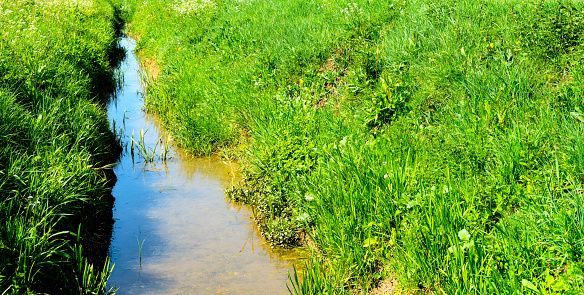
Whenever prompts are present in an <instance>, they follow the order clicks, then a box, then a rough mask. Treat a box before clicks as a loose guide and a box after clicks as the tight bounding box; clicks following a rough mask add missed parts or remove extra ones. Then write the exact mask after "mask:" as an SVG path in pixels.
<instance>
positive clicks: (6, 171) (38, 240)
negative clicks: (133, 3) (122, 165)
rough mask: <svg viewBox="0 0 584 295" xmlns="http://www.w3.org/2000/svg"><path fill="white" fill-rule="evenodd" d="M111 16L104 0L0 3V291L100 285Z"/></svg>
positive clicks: (114, 54)
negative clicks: (105, 101)
mask: <svg viewBox="0 0 584 295" xmlns="http://www.w3.org/2000/svg"><path fill="white" fill-rule="evenodd" d="M115 14H116V12H115V10H114V8H113V6H112V5H111V4H110V3H108V2H106V1H1V2H0V28H1V29H0V32H2V33H1V35H0V195H1V196H2V202H1V203H0V212H1V214H0V224H1V226H0V293H2V294H40V293H42V294H103V293H107V290H106V289H105V282H106V281H107V277H108V276H109V271H110V269H111V267H110V266H109V264H108V260H107V258H106V254H107V251H108V249H107V248H108V246H109V237H108V235H110V234H111V226H112V217H111V210H112V205H113V198H112V196H111V193H110V191H109V189H108V187H109V186H111V183H109V184H108V181H109V180H113V178H112V177H113V175H112V174H111V170H108V169H107V165H109V164H111V163H113V162H114V161H115V157H116V154H117V152H118V151H117V150H118V149H119V146H118V144H117V139H116V138H115V136H114V135H113V134H112V132H111V131H110V130H109V124H108V121H107V118H106V115H105V111H104V105H103V102H104V99H105V98H106V97H107V95H108V93H109V92H110V91H112V90H113V85H114V83H113V82H114V80H113V75H112V70H111V69H112V61H114V60H115V59H116V58H118V57H119V56H120V55H119V54H120V53H119V52H120V51H119V49H118V47H117V41H116V22H117V18H116V15H115ZM82 249H83V250H84V251H82ZM104 263H105V264H104ZM102 270H103V271H102Z"/></svg>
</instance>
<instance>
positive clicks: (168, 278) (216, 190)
mask: <svg viewBox="0 0 584 295" xmlns="http://www.w3.org/2000/svg"><path fill="white" fill-rule="evenodd" d="M122 45H123V47H125V48H126V51H127V52H128V54H127V57H126V59H125V61H124V62H123V64H122V65H121V68H122V69H123V71H124V79H123V80H124V85H123V87H122V88H121V89H120V91H118V93H117V95H116V96H115V98H114V99H113V100H112V101H111V103H110V104H109V107H108V114H109V120H110V122H111V125H112V126H115V128H116V133H117V134H119V135H120V136H121V137H122V142H123V146H124V147H125V150H124V152H123V153H122V156H121V158H120V160H119V161H118V163H117V164H116V166H115V167H114V168H113V170H114V172H115V174H116V176H117V182H116V185H115V186H114V188H113V195H114V196H115V198H116V202H115V207H114V219H115V225H114V230H113V237H112V244H111V251H110V253H111V259H112V261H113V262H114V263H115V269H114V271H113V272H112V275H111V277H110V280H109V285H110V286H111V287H113V286H115V287H118V288H119V290H118V291H117V294H177V293H180V294H209V293H221V292H241V293H245V294H249V293H262V294H281V293H287V286H286V284H287V282H288V271H289V270H291V269H292V265H293V263H294V261H295V260H296V258H297V257H298V253H296V252H294V251H290V250H284V249H279V248H276V249H274V248H272V247H271V245H270V244H269V243H266V242H265V241H264V239H263V238H262V237H261V234H260V233H259V231H258V229H257V227H256V226H255V224H254V223H253V218H252V216H253V215H252V213H251V212H250V209H249V208H248V207H246V206H242V205H240V204H235V203H232V202H231V201H229V200H227V199H226V198H225V195H224V192H223V191H224V189H225V188H226V187H229V186H231V185H232V184H233V183H235V182H237V181H238V178H239V176H238V173H237V170H238V169H237V167H236V165H235V164H233V163H227V162H224V161H222V160H221V159H218V158H194V157H193V156H191V155H189V154H187V153H185V152H184V151H183V150H181V149H180V148H178V147H177V146H175V145H174V144H173V142H172V140H171V139H170V138H169V135H168V134H167V132H166V130H165V129H164V128H163V127H162V126H161V124H160V122H159V121H158V118H157V117H156V116H153V115H148V114H146V113H144V112H143V110H142V108H143V103H144V102H143V99H144V97H143V90H142V87H143V85H142V78H143V76H144V75H145V74H146V73H145V72H144V69H143V68H142V69H141V68H140V65H139V63H138V60H137V58H136V56H135V55H134V50H135V46H136V44H135V43H134V41H132V40H131V39H129V38H127V37H124V38H123V39H122Z"/></svg>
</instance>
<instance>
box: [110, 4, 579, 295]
mask: <svg viewBox="0 0 584 295" xmlns="http://www.w3.org/2000/svg"><path fill="white" fill-rule="evenodd" d="M118 5H119V7H120V9H121V11H122V13H123V18H124V19H125V20H126V21H128V22H129V23H130V25H129V30H130V32H131V33H132V34H133V35H134V36H136V38H137V39H138V45H137V46H138V47H137V48H138V51H139V54H140V55H141V56H143V57H144V58H145V59H148V60H151V61H153V62H154V63H155V64H156V65H157V67H158V69H159V70H160V74H159V75H158V76H157V77H156V79H154V78H153V77H149V78H148V79H147V81H146V83H147V86H148V87H147V97H146V100H145V107H146V109H147V110H148V111H149V112H152V113H156V114H158V115H159V116H160V117H161V118H162V120H163V121H164V123H165V124H166V126H167V128H168V130H171V131H172V132H173V133H174V134H173V137H174V138H175V139H176V141H177V142H179V143H180V144H181V145H182V146H183V147H184V148H186V149H187V150H189V151H190V152H192V153H194V154H199V155H209V154H212V153H218V154H220V155H223V156H224V157H227V158H230V159H237V160H238V161H239V162H240V163H241V164H242V166H243V167H244V174H245V180H244V181H243V182H242V183H240V184H239V185H237V186H235V187H233V188H232V189H230V190H229V195H230V197H231V198H232V199H234V200H238V201H242V202H246V203H249V204H252V205H253V206H254V210H255V213H254V214H255V216H256V220H257V222H258V224H259V226H260V227H261V228H262V231H263V232H265V237H266V239H267V240H269V241H270V242H271V243H272V244H273V245H274V246H275V247H294V246H302V247H304V248H305V249H306V253H307V254H306V258H305V267H304V268H303V270H302V272H301V273H300V271H299V273H295V274H293V275H292V276H291V283H290V286H289V287H290V291H291V293H293V294H355V293H357V294H368V293H370V292H372V291H373V290H374V289H375V288H376V287H377V286H378V285H379V284H380V282H383V281H386V280H388V279H390V278H395V279H397V281H398V282H399V287H398V292H422V293H423V292H431V293H435V294H531V293H533V294H579V293H581V292H582V290H583V289H584V272H583V267H584V265H583V263H582V254H583V249H584V247H583V246H584V231H583V230H582V226H583V222H584V208H583V194H582V181H583V180H584V178H583V172H584V143H583V136H584V135H583V134H584V133H583V127H584V125H583V124H584V111H583V109H582V108H583V107H584V105H583V88H582V86H583V78H584V76H583V72H582V62H583V60H582V56H583V55H582V53H583V47H582V44H583V39H582V38H583V32H584V30H583V29H584V5H583V4H582V3H580V2H577V1H567V0H558V1H494V0H493V1H481V0H461V1H452V0H446V1H429V0H406V1H394V0H388V1H372V0H354V2H347V1H336V0H317V1H312V2H307V1H298V0H278V1H276V0H223V1H214V0H174V1H170V0H167V1H163V0H149V1H141V0H127V1H122V0H118Z"/></svg>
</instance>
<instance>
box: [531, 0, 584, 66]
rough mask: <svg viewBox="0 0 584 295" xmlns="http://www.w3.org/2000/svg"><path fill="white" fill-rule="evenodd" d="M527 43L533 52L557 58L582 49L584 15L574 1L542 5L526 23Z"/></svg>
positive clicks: (539, 4)
mask: <svg viewBox="0 0 584 295" xmlns="http://www.w3.org/2000/svg"><path fill="white" fill-rule="evenodd" d="M522 31H523V32H522V34H523V40H524V42H525V43H526V44H527V45H528V46H529V47H530V49H531V50H533V51H535V52H536V53H539V54H541V55H542V56H544V57H547V58H556V57H558V56H561V55H563V54H566V53H572V51H573V50H575V49H580V48H581V43H582V37H583V33H582V32H583V31H584V11H582V10H581V8H579V7H576V5H575V4H574V3H572V2H570V1H563V0H558V1H557V2H555V3H553V2H552V3H548V2H546V1H539V2H538V3H537V4H536V5H534V6H533V10H532V14H531V15H530V17H528V18H527V19H526V20H525V23H524V28H523V30H522Z"/></svg>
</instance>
